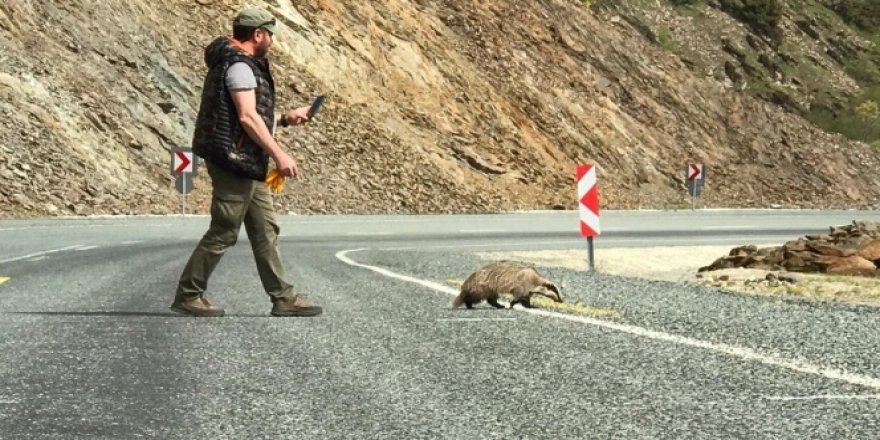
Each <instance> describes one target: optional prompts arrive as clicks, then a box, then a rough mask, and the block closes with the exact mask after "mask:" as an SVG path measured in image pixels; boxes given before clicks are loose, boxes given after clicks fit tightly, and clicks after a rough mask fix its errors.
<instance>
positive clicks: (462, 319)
mask: <svg viewBox="0 0 880 440" xmlns="http://www.w3.org/2000/svg"><path fill="white" fill-rule="evenodd" d="M482 321H516V318H439V319H437V322H482Z"/></svg>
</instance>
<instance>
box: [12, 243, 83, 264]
mask: <svg viewBox="0 0 880 440" xmlns="http://www.w3.org/2000/svg"><path fill="white" fill-rule="evenodd" d="M81 247H83V245H81V244H76V245H73V246H67V247H63V248H58V249H49V250H48V251H40V252H34V253H32V254H27V255H22V256H20V257H12V258H7V259H5V260H0V264H4V263H12V262H13V261H20V260H27V259H28V258H34V257H39V256H43V255H49V254H54V253H56V252H63V251H72V250H76V249H79V248H81Z"/></svg>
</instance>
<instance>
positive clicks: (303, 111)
mask: <svg viewBox="0 0 880 440" xmlns="http://www.w3.org/2000/svg"><path fill="white" fill-rule="evenodd" d="M284 117H285V118H287V123H288V124H290V125H300V124H305V123H306V122H309V107H308V106H306V107H300V108H298V109H296V110H291V111H289V112H287V114H286V115H284Z"/></svg>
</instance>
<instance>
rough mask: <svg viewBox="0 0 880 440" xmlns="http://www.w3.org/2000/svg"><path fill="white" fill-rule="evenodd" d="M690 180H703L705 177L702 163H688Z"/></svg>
mask: <svg viewBox="0 0 880 440" xmlns="http://www.w3.org/2000/svg"><path fill="white" fill-rule="evenodd" d="M687 178H688V180H702V179H703V164H701V163H691V164H688V173H687Z"/></svg>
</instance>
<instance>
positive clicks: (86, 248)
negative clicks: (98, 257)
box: [76, 245, 100, 251]
mask: <svg viewBox="0 0 880 440" xmlns="http://www.w3.org/2000/svg"><path fill="white" fill-rule="evenodd" d="M99 247H100V246H94V245H93V246H84V247H81V248H79V249H76V251H90V250H92V249H97V248H99Z"/></svg>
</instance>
